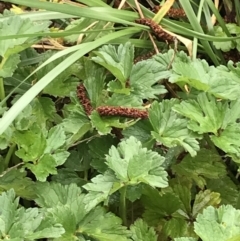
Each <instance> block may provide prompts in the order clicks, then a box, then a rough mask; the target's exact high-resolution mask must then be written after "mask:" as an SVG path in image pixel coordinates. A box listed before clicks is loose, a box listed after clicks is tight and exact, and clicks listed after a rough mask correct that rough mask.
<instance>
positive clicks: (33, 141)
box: [14, 124, 47, 162]
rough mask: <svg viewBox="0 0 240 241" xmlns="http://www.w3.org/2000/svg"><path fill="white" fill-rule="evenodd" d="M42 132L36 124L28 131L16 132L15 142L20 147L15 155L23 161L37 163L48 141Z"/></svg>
mask: <svg viewBox="0 0 240 241" xmlns="http://www.w3.org/2000/svg"><path fill="white" fill-rule="evenodd" d="M42 131H43V130H41V129H40V127H39V126H37V125H36V124H34V125H32V126H31V128H30V129H29V130H27V131H15V133H14V141H15V143H16V144H17V145H18V147H19V150H17V151H16V152H15V154H16V155H17V156H18V157H19V158H21V159H23V161H25V162H28V161H33V162H35V161H36V160H37V159H38V158H40V157H41V155H42V154H43V152H44V150H45V148H46V146H47V141H46V138H45V135H44V134H43V132H42Z"/></svg>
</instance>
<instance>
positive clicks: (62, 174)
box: [51, 168, 87, 187]
mask: <svg viewBox="0 0 240 241" xmlns="http://www.w3.org/2000/svg"><path fill="white" fill-rule="evenodd" d="M51 180H52V181H54V182H57V183H60V184H62V185H70V184H72V183H75V184H77V185H78V186H79V187H82V186H83V185H84V184H86V182H87V181H86V180H84V179H83V178H80V177H79V174H78V173H77V172H75V171H73V170H72V169H68V168H61V169H59V170H58V174H57V175H55V176H52V178H51Z"/></svg>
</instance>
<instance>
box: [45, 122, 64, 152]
mask: <svg viewBox="0 0 240 241" xmlns="http://www.w3.org/2000/svg"><path fill="white" fill-rule="evenodd" d="M65 140H66V135H65V133H64V130H63V128H62V127H61V126H60V125H57V126H54V127H53V128H51V129H50V131H49V132H48V137H47V146H46V148H45V150H44V153H53V152H54V151H56V150H58V149H59V148H60V147H62V146H63V144H64V143H65Z"/></svg>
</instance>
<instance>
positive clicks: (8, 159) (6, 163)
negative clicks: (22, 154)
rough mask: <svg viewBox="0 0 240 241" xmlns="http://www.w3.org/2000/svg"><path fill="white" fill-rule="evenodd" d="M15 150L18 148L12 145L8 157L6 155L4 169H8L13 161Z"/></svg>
mask: <svg viewBox="0 0 240 241" xmlns="http://www.w3.org/2000/svg"><path fill="white" fill-rule="evenodd" d="M15 148H16V144H12V145H10V147H9V149H8V153H7V155H6V157H5V159H4V167H5V169H7V168H8V165H9V162H10V160H11V157H12V154H13V152H14V151H15Z"/></svg>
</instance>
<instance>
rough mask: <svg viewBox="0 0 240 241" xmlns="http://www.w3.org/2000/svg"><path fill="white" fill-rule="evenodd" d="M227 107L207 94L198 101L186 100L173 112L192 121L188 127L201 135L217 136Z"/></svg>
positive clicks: (202, 95) (199, 96)
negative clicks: (212, 134)
mask: <svg viewBox="0 0 240 241" xmlns="http://www.w3.org/2000/svg"><path fill="white" fill-rule="evenodd" d="M226 107H227V106H226V105H224V104H222V103H221V102H217V101H216V99H215V98H214V97H213V96H211V95H207V94H205V93H201V94H199V95H198V97H197V100H186V101H183V102H181V103H180V104H176V105H175V106H174V107H173V110H174V111H176V112H177V113H179V114H181V115H184V116H186V117H188V118H189V119H190V122H189V124H188V127H189V128H190V129H191V130H193V131H196V132H198V133H200V134H202V133H208V132H211V133H214V134H215V135H217V133H218V130H219V129H220V127H221V126H222V122H223V119H224V117H225V111H226Z"/></svg>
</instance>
